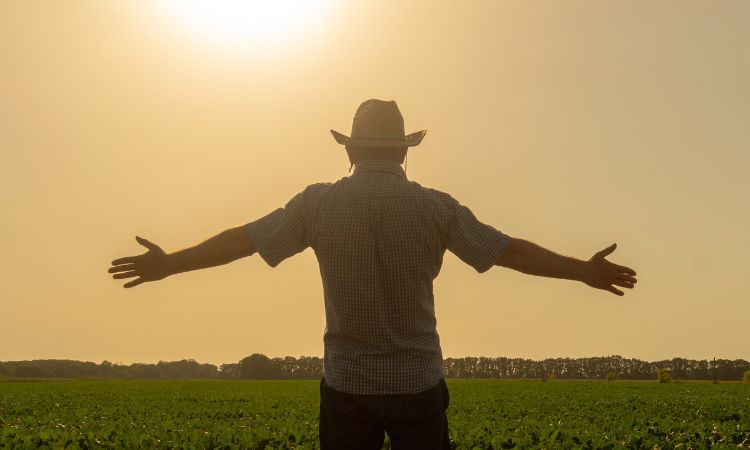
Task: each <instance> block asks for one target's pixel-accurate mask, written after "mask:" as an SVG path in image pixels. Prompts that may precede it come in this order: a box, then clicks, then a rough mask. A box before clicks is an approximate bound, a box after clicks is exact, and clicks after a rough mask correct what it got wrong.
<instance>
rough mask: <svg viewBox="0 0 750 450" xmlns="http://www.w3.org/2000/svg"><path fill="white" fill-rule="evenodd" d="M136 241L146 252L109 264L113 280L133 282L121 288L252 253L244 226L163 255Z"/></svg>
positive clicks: (225, 262)
mask: <svg viewBox="0 0 750 450" xmlns="http://www.w3.org/2000/svg"><path fill="white" fill-rule="evenodd" d="M135 239H136V241H138V243H139V244H141V245H142V246H144V247H146V248H147V249H148V251H147V252H146V253H143V254H141V255H136V256H127V257H125V258H119V259H116V260H114V261H112V267H110V268H109V273H112V274H114V275H112V278H116V279H121V278H136V277H137V278H136V279H135V280H132V281H129V282H127V283H125V285H124V286H123V287H126V288H130V287H133V286H138V285H139V284H141V283H145V282H147V281H157V280H161V279H163V278H166V277H168V276H170V275H174V274H176V273H180V272H187V271H190V270H198V269H205V268H207V267H214V266H220V265H222V264H227V263H230V262H232V261H234V260H236V259H239V258H243V257H245V256H250V255H252V254H253V253H255V247H254V246H253V243H252V242H251V241H250V236H248V234H247V231H246V230H245V227H244V226H239V227H236V228H230V229H229V230H226V231H223V232H221V233H219V234H217V235H216V236H214V237H212V238H210V239H208V240H206V241H204V242H202V243H200V244H198V245H195V246H193V247H190V248H186V249H185V250H180V251H178V252H174V253H166V252H165V251H164V250H162V249H161V247H159V246H158V245H156V244H154V243H151V242H149V241H147V240H146V239H143V238H141V237H138V236H136V238H135Z"/></svg>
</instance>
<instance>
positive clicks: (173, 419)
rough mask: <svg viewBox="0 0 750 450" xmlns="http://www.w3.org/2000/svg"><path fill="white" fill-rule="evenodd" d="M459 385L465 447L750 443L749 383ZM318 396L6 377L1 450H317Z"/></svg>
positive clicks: (217, 386) (269, 385) (274, 388)
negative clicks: (24, 379) (241, 449)
mask: <svg viewBox="0 0 750 450" xmlns="http://www.w3.org/2000/svg"><path fill="white" fill-rule="evenodd" d="M448 386H449V389H450V393H451V404H450V408H449V410H448V415H449V420H450V434H451V440H452V442H453V447H454V448H456V449H500V448H662V449H668V448H712V447H723V448H730V447H731V448H750V386H748V385H747V384H744V383H740V382H734V383H720V384H716V385H715V384H712V383H709V382H679V383H669V384H659V383H657V382H656V380H654V381H650V382H632V381H622V380H620V381H616V382H606V381H604V380H601V381H561V380H555V381H552V380H550V381H548V382H541V381H508V380H502V381H499V380H480V379H474V380H449V382H448ZM318 399H319V397H318V382H317V381H305V380H286V381H283V380H282V381H280V380H273V381H229V380H204V381H156V380H151V381H135V380H100V381H36V382H31V381H25V382H11V381H5V382H0V448H9V449H14V448H221V449H233V448H245V449H292V448H297V449H314V448H317V447H318V428H317V427H318V424H317V416H318ZM386 448H388V446H387V445H386Z"/></svg>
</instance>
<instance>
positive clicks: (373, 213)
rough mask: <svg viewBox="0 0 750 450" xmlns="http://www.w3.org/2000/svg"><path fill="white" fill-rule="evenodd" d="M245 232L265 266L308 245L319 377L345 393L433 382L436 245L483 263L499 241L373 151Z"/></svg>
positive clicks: (437, 362) (499, 247)
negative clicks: (317, 303) (318, 297)
mask: <svg viewBox="0 0 750 450" xmlns="http://www.w3.org/2000/svg"><path fill="white" fill-rule="evenodd" d="M247 231H248V233H249V235H250V238H251V239H252V241H253V243H254V245H255V247H256V248H257V250H258V253H260V255H261V257H262V258H263V259H264V260H265V261H266V262H267V263H268V264H269V265H270V266H272V267H275V266H276V265H277V264H279V263H280V262H281V261H283V260H284V259H286V258H288V257H290V256H293V255H295V254H297V253H299V252H301V251H303V250H304V249H306V248H307V247H312V248H313V250H314V251H315V255H316V257H317V259H318V264H319V266H320V275H321V278H322V281H323V291H324V296H325V311H326V330H325V333H324V338H323V342H324V348H325V350H324V353H325V354H324V358H323V366H324V369H323V370H324V374H325V375H324V376H325V378H326V383H327V384H328V385H329V386H330V387H331V388H333V389H335V390H338V391H342V392H348V393H352V394H409V393H416V392H421V391H424V390H427V389H429V388H431V387H433V386H435V385H436V384H437V383H438V382H439V381H440V379H441V378H442V377H443V356H442V351H441V349H440V340H439V338H438V334H437V331H436V329H435V325H436V321H435V309H434V298H433V293H432V282H433V280H434V279H435V277H437V275H438V273H439V272H440V267H441V265H442V262H443V254H444V253H445V250H446V249H447V250H450V251H451V252H453V253H454V254H455V255H456V256H458V257H459V258H460V259H461V260H463V261H464V262H466V263H467V264H469V265H470V266H472V267H474V268H475V269H476V270H477V271H478V272H484V271H486V270H488V269H489V268H490V267H492V266H493V265H494V264H495V261H497V259H498V257H499V256H500V254H501V253H502V252H503V250H504V249H505V246H506V245H507V242H508V237H507V236H506V235H504V234H502V233H501V232H499V231H498V230H496V229H495V228H493V227H491V226H489V225H485V224H483V223H481V222H479V221H478V220H477V218H476V217H474V215H473V214H472V213H471V211H470V210H469V209H468V208H466V207H465V206H462V205H460V204H459V203H458V202H457V201H456V200H454V199H453V198H452V197H451V196H449V195H448V194H445V193H443V192H439V191H436V190H433V189H428V188H424V187H422V186H420V185H419V184H417V183H415V182H411V181H409V180H407V179H406V175H405V173H404V171H403V170H402V169H401V166H400V165H399V164H397V163H395V162H390V161H381V160H371V161H362V162H360V163H359V164H357V168H356V170H355V171H354V174H353V175H352V176H350V177H347V178H343V179H341V180H339V181H338V182H336V183H321V184H314V185H311V186H308V187H307V188H306V189H305V190H304V191H303V192H301V193H299V194H297V195H296V196H295V197H294V198H292V199H291V200H290V201H289V203H287V205H286V206H285V207H284V208H280V209H277V210H276V211H273V212H272V213H270V214H268V215H267V216H265V217H263V218H261V219H259V220H257V221H255V222H252V223H249V224H247Z"/></svg>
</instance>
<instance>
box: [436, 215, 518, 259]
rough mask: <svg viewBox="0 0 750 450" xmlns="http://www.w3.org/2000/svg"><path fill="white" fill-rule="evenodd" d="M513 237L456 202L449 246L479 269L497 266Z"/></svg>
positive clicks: (449, 229) (461, 257)
mask: <svg viewBox="0 0 750 450" xmlns="http://www.w3.org/2000/svg"><path fill="white" fill-rule="evenodd" d="M509 239H510V238H509V237H508V236H507V235H505V234H503V233H501V232H500V231H498V230H496V229H495V228H493V227H492V226H490V225H487V224H484V223H482V222H480V221H479V220H478V219H477V218H476V217H475V216H474V214H473V213H472V212H471V211H470V210H469V208H467V207H465V206H463V205H461V204H459V203H458V202H456V203H455V205H454V216H453V220H452V221H451V224H450V226H449V228H448V239H447V245H446V246H447V249H448V250H450V251H451V252H452V253H453V254H455V255H456V256H458V257H459V259H461V261H463V262H465V263H466V264H468V265H470V266H471V267H473V268H474V269H475V270H476V271H477V272H479V273H482V272H486V271H488V270H489V269H490V268H491V267H493V266H494V265H495V263H496V262H497V260H498V258H499V257H500V255H501V254H502V253H503V251H505V247H506V246H507V245H508V240H509Z"/></svg>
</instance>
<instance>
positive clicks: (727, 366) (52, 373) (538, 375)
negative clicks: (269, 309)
mask: <svg viewBox="0 0 750 450" xmlns="http://www.w3.org/2000/svg"><path fill="white" fill-rule="evenodd" d="M444 365H445V374H446V377H447V378H507V379H554V378H557V379H570V380H595V379H605V378H608V377H609V378H611V377H613V374H614V377H615V378H619V379H623V380H653V379H656V374H657V371H659V370H666V371H668V372H669V374H670V375H671V377H672V378H673V379H676V380H713V379H714V377H716V379H718V380H740V379H742V378H743V373H744V372H746V371H748V370H750V362H748V361H745V360H744V359H735V360H729V359H717V360H715V361H714V360H707V359H703V360H694V359H685V358H673V359H668V360H663V361H653V362H649V361H643V360H640V359H634V358H623V357H621V356H618V355H614V356H603V357H592V358H549V359H543V360H532V359H523V358H505V357H496V358H489V357H464V358H446V359H445V360H444ZM322 374H323V360H322V358H319V357H316V356H301V357H299V358H294V357H291V356H287V357H284V358H269V357H267V356H265V355H263V354H259V353H255V354H252V355H250V356H248V357H246V358H243V359H242V360H240V361H239V362H237V363H231V364H221V365H219V366H216V365H214V364H207V363H199V362H197V361H195V360H192V359H185V360H181V361H159V362H158V363H155V364H144V363H135V364H129V365H125V364H116V363H112V362H109V361H103V362H102V363H101V364H96V363H93V362H84V361H73V360H63V359H38V360H33V361H7V362H0V378H151V379H197V378H202V379H319V378H320V377H321V376H322Z"/></svg>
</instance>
